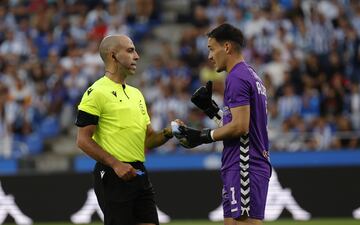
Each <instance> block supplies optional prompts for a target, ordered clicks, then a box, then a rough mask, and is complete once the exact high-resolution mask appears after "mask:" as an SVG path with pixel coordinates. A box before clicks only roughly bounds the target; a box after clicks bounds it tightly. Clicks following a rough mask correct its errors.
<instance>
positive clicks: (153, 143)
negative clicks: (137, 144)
mask: <svg viewBox="0 0 360 225" xmlns="http://www.w3.org/2000/svg"><path fill="white" fill-rule="evenodd" d="M168 140H169V138H167V137H165V135H164V132H163V131H160V132H156V133H153V134H152V135H151V136H149V137H147V138H146V141H145V147H146V148H147V149H152V148H156V147H159V146H161V145H163V144H165V143H166V142H167V141H168Z"/></svg>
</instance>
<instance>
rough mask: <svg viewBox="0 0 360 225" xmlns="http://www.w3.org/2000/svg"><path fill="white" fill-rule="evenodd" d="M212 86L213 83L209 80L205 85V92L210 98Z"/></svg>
mask: <svg viewBox="0 0 360 225" xmlns="http://www.w3.org/2000/svg"><path fill="white" fill-rule="evenodd" d="M212 85H213V83H212V81H211V80H209V81H208V82H207V83H206V90H207V92H208V94H209V96H210V97H211V96H212Z"/></svg>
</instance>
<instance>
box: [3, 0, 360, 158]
mask: <svg viewBox="0 0 360 225" xmlns="http://www.w3.org/2000/svg"><path fill="white" fill-rule="evenodd" d="M225 21H227V22H230V23H232V24H234V25H235V26H237V27H239V28H241V29H242V30H243V31H244V33H245V35H246V38H247V47H246V48H245V49H244V55H245V57H246V60H247V61H248V62H249V63H250V64H251V65H253V67H254V68H255V69H256V70H257V71H258V74H260V75H261V76H262V79H263V80H264V82H265V84H266V88H267V95H268V115H269V124H268V125H269V126H268V128H269V135H270V143H271V150H272V151H324V150H329V149H333V150H334V149H342V150H345V151H346V150H359V148H360V4H359V1H356V0H332V1H310V0H303V1H300V0H281V1H272V0H241V1H240V0H184V1H176V0H168V1H160V0H136V1H130V0H121V1H111V0H103V1H99V0H89V1H83V0H60V1H52V0H48V1H46V0H34V1H20V0H8V1H2V2H1V3H0V93H1V95H0V112H1V113H0V158H2V159H20V160H26V159H34V158H36V157H37V158H41V157H48V155H52V156H54V155H55V156H54V157H52V158H54V159H55V160H56V159H57V158H56V155H60V156H59V157H62V158H63V157H69V158H71V157H73V156H74V155H75V156H76V155H78V154H80V151H78V150H77V149H76V147H75V143H74V142H75V133H76V128H75V127H74V125H73V122H74V118H75V113H76V106H77V104H78V102H79V100H80V98H81V94H82V93H83V91H84V90H85V89H86V88H87V87H88V85H89V84H91V83H92V82H93V81H94V80H96V78H98V77H99V76H102V74H103V68H102V67H101V61H100V60H101V59H100V57H99V55H98V54H97V47H98V44H99V40H101V38H102V37H103V36H105V35H108V34H114V33H125V34H128V35H130V36H131V37H132V39H133V40H135V42H136V45H137V46H138V48H139V49H138V52H139V54H140V57H141V59H140V65H139V71H138V73H137V75H136V76H137V77H138V78H139V77H140V78H141V79H134V80H133V81H131V82H133V83H134V84H135V85H137V86H139V87H140V88H141V89H142V90H143V93H144V95H145V97H146V99H147V103H148V105H147V107H148V110H149V112H150V114H151V117H152V124H153V127H154V128H155V129H161V128H162V127H164V126H166V125H167V123H168V121H171V120H173V119H175V118H180V119H182V120H184V121H188V123H189V125H191V126H193V127H203V126H207V127H209V126H213V125H212V123H211V121H210V120H209V119H207V118H206V117H205V115H204V114H202V113H201V112H200V111H198V110H197V109H196V108H195V107H194V106H193V105H192V104H191V103H190V101H189V99H190V95H191V93H192V92H193V91H194V90H195V89H196V88H197V87H199V86H200V85H202V84H204V83H205V82H206V81H207V80H209V79H211V80H213V81H214V98H215V99H216V101H217V102H218V103H219V105H221V102H222V92H223V82H224V78H225V76H224V74H217V73H216V72H215V71H213V69H212V67H211V65H209V63H208V62H207V38H206V36H205V35H204V34H205V33H206V32H207V31H208V30H209V29H210V28H211V27H213V26H215V25H217V24H220V23H223V22H225ZM135 80H136V81H135ZM199 148H202V149H203V150H205V151H208V152H216V151H220V150H221V144H211V145H204V146H202V147H198V148H196V149H199ZM155 151H156V152H159V153H164V154H169V153H171V152H182V151H184V150H183V149H182V148H179V146H178V145H177V143H176V140H173V141H171V142H169V143H168V144H166V145H165V146H162V147H161V148H158V149H156V150H155Z"/></svg>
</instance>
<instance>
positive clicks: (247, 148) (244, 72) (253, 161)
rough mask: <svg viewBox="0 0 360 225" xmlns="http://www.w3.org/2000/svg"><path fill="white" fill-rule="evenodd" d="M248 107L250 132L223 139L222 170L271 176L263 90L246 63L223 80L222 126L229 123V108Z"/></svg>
mask: <svg viewBox="0 0 360 225" xmlns="http://www.w3.org/2000/svg"><path fill="white" fill-rule="evenodd" d="M245 105H249V106H250V127H249V133H248V134H246V135H243V136H242V137H240V138H236V139H227V140H224V141H223V143H224V150H223V153H222V167H221V170H222V171H228V170H243V171H249V172H254V173H257V174H259V175H262V176H265V177H268V178H269V177H270V175H271V166H270V161H269V152H268V151H269V141H268V135H267V115H266V114H267V112H266V89H265V86H264V84H263V82H262V81H261V79H260V77H259V76H258V75H257V74H256V72H255V71H254V70H253V69H252V68H251V67H250V66H249V65H248V64H246V63H245V62H240V63H238V64H236V65H235V66H234V68H232V70H231V71H230V73H229V74H228V76H227V77H226V81H225V92H224V108H223V111H224V116H223V125H226V124H227V123H229V122H231V120H232V115H231V112H230V109H231V108H235V107H238V106H245Z"/></svg>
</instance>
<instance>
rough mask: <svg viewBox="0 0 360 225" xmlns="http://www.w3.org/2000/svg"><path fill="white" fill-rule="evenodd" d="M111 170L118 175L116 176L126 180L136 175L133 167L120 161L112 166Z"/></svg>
mask: <svg viewBox="0 0 360 225" xmlns="http://www.w3.org/2000/svg"><path fill="white" fill-rule="evenodd" d="M113 170H114V171H115V173H116V175H118V177H120V178H121V179H123V180H126V181H127V180H131V179H133V178H134V177H136V175H137V174H136V169H134V167H132V166H131V165H130V164H128V163H123V162H120V161H118V162H117V163H116V164H115V165H114V166H113Z"/></svg>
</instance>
